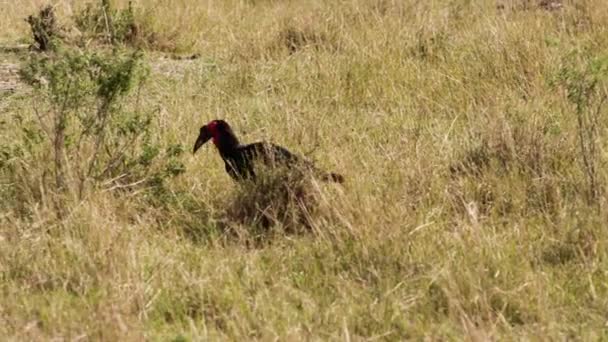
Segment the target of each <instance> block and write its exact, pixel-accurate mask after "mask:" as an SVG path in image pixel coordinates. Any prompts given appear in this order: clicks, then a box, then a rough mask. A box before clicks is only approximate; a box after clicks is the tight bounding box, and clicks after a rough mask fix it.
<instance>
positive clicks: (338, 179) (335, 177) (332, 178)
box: [321, 172, 344, 184]
mask: <svg viewBox="0 0 608 342" xmlns="http://www.w3.org/2000/svg"><path fill="white" fill-rule="evenodd" d="M321 179H322V180H324V181H326V182H335V183H339V184H342V183H344V176H342V175H341V174H339V173H333V172H325V173H324V174H323V175H322V176H321Z"/></svg>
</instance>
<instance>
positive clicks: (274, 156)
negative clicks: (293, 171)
mask: <svg viewBox="0 0 608 342" xmlns="http://www.w3.org/2000/svg"><path fill="white" fill-rule="evenodd" d="M210 139H213V143H214V144H215V147H217V150H218V151H219V153H220V156H221V157H222V159H223V160H224V164H225V165H226V172H228V174H229V175H230V176H231V177H232V178H233V179H235V180H237V181H239V180H243V179H252V180H255V177H256V175H255V171H254V164H255V163H256V162H263V163H264V164H265V165H267V166H270V167H273V166H279V165H282V166H286V167H288V168H293V167H299V168H306V169H308V170H310V171H312V173H313V174H315V175H317V176H319V177H320V178H321V179H323V180H325V181H333V182H337V183H342V182H344V177H342V175H339V174H337V173H331V172H324V171H322V170H319V169H318V168H316V167H315V166H314V165H313V164H312V163H311V162H310V161H308V160H305V159H303V158H301V157H299V156H297V155H295V154H293V153H291V152H290V151H289V150H287V149H286V148H284V147H281V146H278V145H275V144H272V143H268V142H256V143H253V144H247V145H242V144H241V143H240V142H239V139H238V138H237V137H236V135H235V134H234V132H233V131H232V128H230V125H228V123H227V122H226V121H224V120H213V121H211V122H209V123H208V124H206V125H204V126H203V127H201V130H200V134H199V136H198V138H197V139H196V142H195V143H194V150H193V151H192V153H193V154H194V153H196V151H197V150H198V149H199V148H200V147H201V146H203V144H205V143H206V142H207V141H209V140H210Z"/></svg>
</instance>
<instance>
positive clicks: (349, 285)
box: [0, 0, 608, 340]
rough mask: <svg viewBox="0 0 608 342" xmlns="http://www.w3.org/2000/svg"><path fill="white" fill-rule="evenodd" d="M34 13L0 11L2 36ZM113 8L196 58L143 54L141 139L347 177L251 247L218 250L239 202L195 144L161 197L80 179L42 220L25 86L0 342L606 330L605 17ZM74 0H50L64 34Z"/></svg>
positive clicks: (348, 0)
mask: <svg viewBox="0 0 608 342" xmlns="http://www.w3.org/2000/svg"><path fill="white" fill-rule="evenodd" d="M126 3H127V2H126V1H115V2H114V4H115V5H116V6H119V7H120V6H126ZM42 4H43V2H42V1H39V2H36V1H32V2H29V3H27V4H25V5H22V4H16V3H15V4H13V3H7V2H4V3H0V40H2V41H5V42H15V41H19V40H24V39H25V38H24V37H28V31H27V30H28V28H27V27H26V24H25V22H23V21H22V19H21V18H23V17H26V16H27V15H29V14H31V13H33V12H35V11H36V9H37V8H38V6H40V5H42ZM133 4H134V7H135V8H137V12H136V15H137V16H138V18H139V19H138V20H141V22H145V23H146V24H145V25H147V27H148V28H150V29H151V30H152V31H154V32H160V34H161V36H160V37H161V38H162V37H165V38H164V39H169V40H173V41H175V42H176V43H177V46H178V47H179V48H178V49H176V50H175V51H177V53H182V52H183V53H198V54H200V58H199V59H195V60H173V59H171V58H168V57H170V53H167V52H159V51H153V50H150V51H147V52H146V55H147V57H146V58H147V61H148V63H149V64H150V65H151V69H152V73H151V75H150V77H149V79H148V81H147V82H146V84H145V85H144V87H143V88H142V90H141V91H142V94H140V96H139V97H138V98H139V99H140V100H139V101H140V103H139V104H138V105H139V106H140V107H141V108H142V110H145V111H148V112H154V113H156V114H155V116H154V117H153V119H152V126H153V127H152V128H151V130H152V131H151V134H150V139H152V140H153V141H154V143H156V144H158V145H159V146H160V148H166V147H169V146H172V145H173V144H184V145H187V146H189V144H192V143H194V140H195V138H196V135H197V133H198V128H199V127H200V125H202V124H204V123H206V122H207V121H209V120H211V119H214V118H223V119H225V120H227V121H228V122H230V123H231V125H232V126H233V127H235V130H236V133H237V134H238V135H239V137H240V138H241V140H242V141H245V142H247V141H255V140H262V139H266V140H271V141H273V142H276V143H280V144H281V145H283V146H286V147H288V148H289V149H290V150H293V151H297V152H298V153H301V154H305V155H306V156H307V157H308V158H310V159H313V160H315V162H316V163H317V164H318V165H319V166H321V167H323V168H327V169H332V170H335V171H337V172H340V173H342V174H344V175H345V177H346V180H347V181H346V184H345V186H344V187H340V186H335V185H323V184H321V185H319V186H320V187H319V189H318V195H319V197H320V204H319V205H320V206H321V207H322V209H323V210H322V213H323V214H318V215H316V216H314V217H311V218H309V222H312V225H313V226H314V228H315V229H313V230H312V232H310V233H303V234H295V235H294V234H287V233H286V234H280V233H279V234H269V235H266V236H265V237H264V239H265V240H264V243H262V244H251V243H248V239H241V238H238V237H236V238H235V237H234V236H232V235H230V234H226V231H225V229H224V227H225V226H226V225H232V226H234V227H238V229H239V230H242V231H245V232H247V231H249V232H252V231H255V228H254V227H247V226H246V225H245V226H242V225H239V224H240V223H238V222H232V221H230V216H228V218H226V217H227V216H226V212H227V210H228V209H230V206H231V205H234V204H235V203H238V200H239V199H241V200H242V199H243V198H248V197H247V196H245V197H239V196H242V193H241V192H242V191H243V189H241V188H239V187H238V186H237V185H235V184H234V183H233V181H232V180H231V179H230V178H229V176H228V175H227V174H225V171H224V167H223V163H222V162H221V160H220V158H219V156H217V155H216V152H215V151H214V150H213V147H211V146H205V148H203V149H201V150H200V151H199V152H198V153H197V155H196V157H191V156H189V155H183V156H182V157H181V162H183V163H184V164H185V167H186V172H185V173H184V174H182V175H180V176H178V177H175V178H172V179H169V180H167V181H166V184H165V186H163V187H161V188H154V189H152V190H151V189H142V190H141V191H120V190H116V189H113V190H112V189H108V188H104V187H100V188H99V189H98V190H97V191H95V192H93V193H92V194H91V195H90V196H86V197H85V198H83V199H82V200H80V201H77V202H75V203H74V204H73V205H72V207H71V208H70V210H69V214H68V215H67V216H65V217H63V219H61V220H58V219H57V217H56V215H54V214H53V203H52V201H51V200H50V198H51V196H50V195H49V194H47V193H45V191H43V190H42V189H44V188H45V182H47V181H48V175H46V174H45V172H44V170H45V167H46V165H47V164H45V163H48V154H49V151H50V150H49V148H50V146H51V143H50V142H49V141H48V140H46V139H45V138H44V137H43V136H38V135H37V134H36V130H37V129H38V128H37V127H38V126H37V118H36V114H35V112H34V108H35V102H34V101H33V100H32V97H31V93H29V90H27V89H26V88H24V89H23V90H21V91H19V92H16V93H14V94H0V96H2V101H4V102H5V105H3V106H0V108H2V109H1V110H2V112H1V113H0V157H1V159H0V165H1V166H2V169H1V170H0V181H1V183H0V196H1V198H2V201H0V227H1V228H0V277H1V279H0V280H1V281H0V288H1V289H2V291H1V294H2V295H1V296H0V336H6V337H8V338H13V339H17V340H23V339H36V340H38V339H52V338H65V339H92V340H97V339H103V340H116V339H121V340H140V339H151V340H179V339H193V340H197V339H214V340H215V339H232V340H243V339H246V340H250V339H260V340H267V339H275V338H279V339H281V340H286V339H294V340H302V339H314V340H327V339H329V340H339V339H344V340H367V339H369V340H375V339H381V340H402V339H422V338H429V339H440V340H445V339H463V338H467V339H471V340H487V339H534V340H536V339H582V340H596V339H600V340H601V339H605V338H606V337H607V336H606V330H605V329H606V328H605V324H606V317H608V300H607V298H608V286H607V285H606V284H608V273H607V272H606V270H607V269H608V263H607V260H608V258H607V257H608V255H607V253H606V251H607V250H608V233H607V231H606V229H605V227H606V219H607V215H606V213H607V212H606V197H605V196H606V184H607V183H606V180H607V177H608V173H607V172H606V168H605V163H606V153H605V147H606V142H607V140H606V123H605V122H606V120H605V116H606V110H607V109H606V107H605V105H604V103H603V98H604V97H605V96H606V94H607V90H608V89H607V87H606V85H607V83H606V71H607V69H606V67H605V65H606V63H605V62H604V61H605V60H606V58H607V57H608V50H606V46H608V45H607V44H606V43H607V42H608V41H607V40H608V35H606V32H607V29H608V5H607V4H606V3H605V2H604V1H600V0H584V1H576V2H568V1H564V6H563V8H562V9H561V10H556V11H546V10H543V9H539V8H536V7H534V6H532V7H531V8H527V9H525V8H520V7H517V6H514V7H513V8H505V9H502V10H501V9H497V8H496V3H495V1H493V0H487V1H477V2H472V1H471V2H454V1H447V0H445V1H444V0H438V1H430V2H420V1H391V0H384V1H364V0H341V1H333V2H326V1H317V0H314V1H307V2H297V1H236V0H234V1H206V2H196V1H186V0H180V1H163V0H157V1H153V0H141V1H134V2H133ZM82 5H83V4H81V3H80V2H75V1H74V2H61V3H58V4H57V13H58V15H59V17H60V18H62V20H63V21H64V23H63V24H64V25H65V26H66V27H71V23H70V19H69V18H70V14H73V13H77V9H78V8H79V6H82ZM159 39H160V38H159ZM591 84H593V86H592V87H591V86H590V85H591ZM577 94H578V95H581V96H578V95H577ZM128 101H135V99H134V98H133V99H131V98H129V99H127V105H129V104H130V103H129V102H128ZM28 144H29V145H28ZM591 151H592V152H591ZM589 160H592V163H593V170H592V171H590V166H589V165H591V164H590V163H589ZM15 165H18V166H19V168H18V170H24V171H22V172H19V173H15V172H14V171H12V170H15V168H14V166H15ZM591 178H593V182H592V181H591ZM592 183H593V184H592ZM20 189H29V190H28V191H21V190H20ZM250 198H255V196H250ZM235 201H236V202H235ZM249 228H250V229H251V230H248V229H249ZM280 229H281V227H280V225H279V226H278V227H275V230H274V231H275V232H276V231H278V232H281V230H280Z"/></svg>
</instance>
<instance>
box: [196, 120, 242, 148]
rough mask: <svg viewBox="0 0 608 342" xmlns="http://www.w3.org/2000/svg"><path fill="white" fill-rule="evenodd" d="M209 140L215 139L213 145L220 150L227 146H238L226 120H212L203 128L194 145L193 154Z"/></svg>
mask: <svg viewBox="0 0 608 342" xmlns="http://www.w3.org/2000/svg"><path fill="white" fill-rule="evenodd" d="M209 139H213V143H214V144H215V146H217V147H218V148H221V147H222V145H225V144H236V145H238V140H237V139H236V136H235V135H234V133H233V132H232V128H230V125H228V123H227V122H226V121H224V120H212V121H210V122H209V123H208V124H206V125H204V126H203V127H201V130H200V133H199V135H198V138H197V139H196V142H195V143H194V149H193V151H192V153H196V151H197V150H198V149H199V148H201V146H203V145H204V144H205V143H206V142H207V141H209Z"/></svg>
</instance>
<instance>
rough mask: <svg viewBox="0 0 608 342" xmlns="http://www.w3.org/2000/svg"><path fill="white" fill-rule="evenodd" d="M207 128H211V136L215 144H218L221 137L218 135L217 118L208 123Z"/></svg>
mask: <svg viewBox="0 0 608 342" xmlns="http://www.w3.org/2000/svg"><path fill="white" fill-rule="evenodd" d="M207 129H209V132H211V136H212V137H213V144H215V146H217V143H218V141H219V137H218V134H217V133H218V132H217V122H216V121H215V120H213V121H211V122H210V123H208V124H207Z"/></svg>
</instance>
